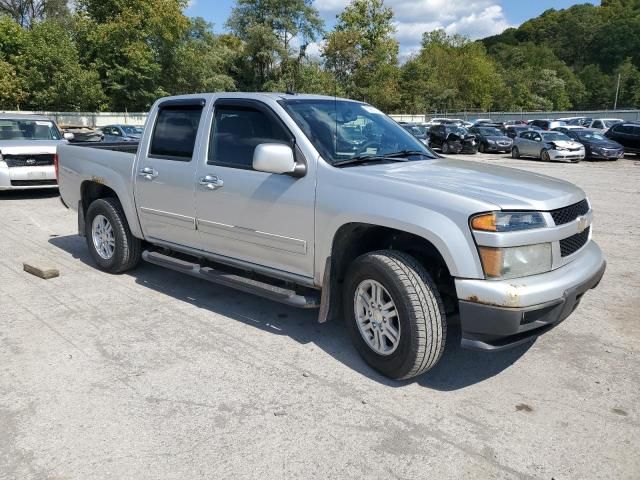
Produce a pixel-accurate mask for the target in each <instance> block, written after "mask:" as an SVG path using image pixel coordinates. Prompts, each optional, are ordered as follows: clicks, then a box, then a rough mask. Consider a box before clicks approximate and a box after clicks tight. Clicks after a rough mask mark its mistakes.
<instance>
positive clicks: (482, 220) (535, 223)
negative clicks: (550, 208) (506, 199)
mask: <svg viewBox="0 0 640 480" xmlns="http://www.w3.org/2000/svg"><path fill="white" fill-rule="evenodd" d="M546 226H547V222H545V220H544V217H543V216H542V214H541V213H540V212H490V213H482V214H480V215H476V216H475V217H473V218H471V228H472V229H473V230H480V231H483V232H514V231H518V230H529V229H532V228H542V227H546Z"/></svg>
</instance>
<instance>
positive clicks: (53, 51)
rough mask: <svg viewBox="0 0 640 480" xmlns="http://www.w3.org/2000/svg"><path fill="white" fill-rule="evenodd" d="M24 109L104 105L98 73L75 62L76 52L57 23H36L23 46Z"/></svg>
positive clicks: (70, 109) (67, 35) (72, 109)
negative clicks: (25, 94)
mask: <svg viewBox="0 0 640 480" xmlns="http://www.w3.org/2000/svg"><path fill="white" fill-rule="evenodd" d="M23 58H24V64H23V65H22V67H21V70H22V77H23V78H24V89H25V91H26V92H28V95H27V98H26V100H25V103H24V106H25V107H26V108H29V109H32V110H54V111H55V110H57V111H80V110H83V111H96V110H100V109H101V108H102V107H103V106H104V104H105V103H106V97H105V95H104V92H103V90H102V86H101V84H100V79H99V77H98V73H97V72H96V71H95V70H92V69H87V68H85V67H83V66H82V65H80V62H79V61H78V50H77V48H76V46H75V44H74V42H73V39H72V38H71V36H70V34H69V32H68V31H67V30H66V29H65V28H64V27H63V26H62V25H60V24H58V23H56V22H51V21H44V22H40V23H38V24H36V25H35V26H34V27H33V29H32V30H31V31H30V32H29V34H28V41H27V42H25V45H24V53H23Z"/></svg>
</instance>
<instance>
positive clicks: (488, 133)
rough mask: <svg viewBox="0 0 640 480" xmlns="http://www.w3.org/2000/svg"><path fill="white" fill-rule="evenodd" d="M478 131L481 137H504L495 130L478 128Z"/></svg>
mask: <svg viewBox="0 0 640 480" xmlns="http://www.w3.org/2000/svg"><path fill="white" fill-rule="evenodd" d="M478 131H479V132H480V134H481V135H486V136H487V137H495V136H500V137H501V136H503V135H504V134H503V133H502V132H501V131H500V130H498V129H497V128H490V127H482V128H478Z"/></svg>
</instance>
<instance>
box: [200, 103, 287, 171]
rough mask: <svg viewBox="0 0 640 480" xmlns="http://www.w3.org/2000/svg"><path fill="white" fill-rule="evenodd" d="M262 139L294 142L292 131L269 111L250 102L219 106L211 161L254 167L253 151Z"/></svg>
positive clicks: (211, 149) (212, 142)
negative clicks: (288, 130) (286, 128)
mask: <svg viewBox="0 0 640 480" xmlns="http://www.w3.org/2000/svg"><path fill="white" fill-rule="evenodd" d="M261 143H282V144H285V145H290V144H291V134H289V133H288V132H287V131H286V130H285V129H284V128H283V127H282V126H281V125H280V124H278V123H277V122H275V121H274V120H273V119H272V118H271V117H270V116H269V115H267V114H266V113H265V112H263V111H261V110H260V109H257V108H252V107H248V106H216V107H215V115H214V122H213V127H212V128H211V137H210V141H209V156H208V159H207V163H208V164H209V165H220V166H223V167H231V168H241V169H245V170H251V169H252V168H253V152H254V150H255V149H256V147H257V146H258V145H260V144H261Z"/></svg>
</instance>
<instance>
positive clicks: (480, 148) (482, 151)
mask: <svg viewBox="0 0 640 480" xmlns="http://www.w3.org/2000/svg"><path fill="white" fill-rule="evenodd" d="M478 151H479V152H480V153H485V152H486V147H485V146H484V143H482V142H480V146H479V147H478Z"/></svg>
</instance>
